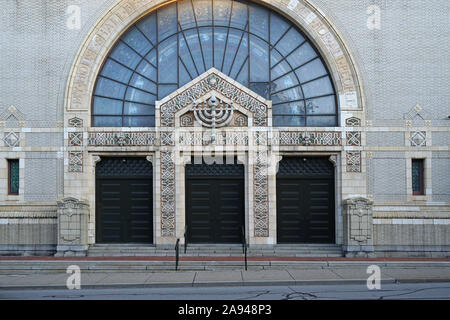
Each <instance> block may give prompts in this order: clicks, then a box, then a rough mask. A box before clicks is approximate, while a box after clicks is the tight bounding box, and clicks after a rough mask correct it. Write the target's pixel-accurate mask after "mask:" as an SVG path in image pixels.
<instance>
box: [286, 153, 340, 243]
mask: <svg viewBox="0 0 450 320" xmlns="http://www.w3.org/2000/svg"><path fill="white" fill-rule="evenodd" d="M334 215H335V213H334V167H333V165H332V164H331V162H330V161H329V160H328V158H325V157H309V158H303V157H287V158H284V159H283V160H281V161H280V164H279V169H278V173H277V242H278V243H334V242H335V229H334V228H335V217H334Z"/></svg>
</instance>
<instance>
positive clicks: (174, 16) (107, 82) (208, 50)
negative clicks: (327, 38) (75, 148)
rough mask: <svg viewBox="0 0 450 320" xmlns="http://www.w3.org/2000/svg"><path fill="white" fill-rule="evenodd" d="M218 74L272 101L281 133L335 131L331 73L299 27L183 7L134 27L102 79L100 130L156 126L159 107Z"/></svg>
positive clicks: (222, 3) (97, 109)
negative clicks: (306, 128) (175, 93)
mask: <svg viewBox="0 0 450 320" xmlns="http://www.w3.org/2000/svg"><path fill="white" fill-rule="evenodd" d="M212 67H214V68H216V69H218V70H220V71H221V72H223V73H225V74H226V75H228V76H229V77H231V78H233V79H234V80H236V81H237V82H239V83H241V84H242V85H244V86H246V87H248V88H249V89H250V90H253V91H255V92H256V93H258V94H259V95H261V96H263V97H264V98H266V99H269V100H272V102H273V125H274V126H336V125H337V122H338V119H337V102H336V94H335V90H334V86H333V83H332V80H331V78H330V74H329V72H328V69H327V67H326V66H325V64H324V62H323V60H322V59H321V57H320V55H319V53H318V51H317V50H316V49H315V47H314V45H313V44H312V43H311V42H310V41H309V40H308V38H307V36H306V35H304V34H303V33H302V32H301V30H299V29H298V28H297V27H296V26H295V25H293V24H292V23H291V22H290V21H289V20H287V19H285V18H284V17H282V16H281V15H279V14H278V13H275V12H273V11H271V10H269V9H267V8H265V7H263V6H260V5H257V4H254V3H250V2H246V1H233V0H195V1H192V0H183V1H177V2H175V3H172V4H169V5H167V6H163V7H161V8H159V9H157V10H156V11H154V12H152V13H151V14H149V15H148V16H146V17H144V18H143V19H141V20H140V21H138V22H137V23H136V24H135V25H133V26H132V27H131V28H130V29H129V30H128V31H127V32H126V33H125V34H124V35H123V36H122V37H121V38H120V40H119V41H118V42H117V44H116V45H115V47H114V48H113V50H112V51H111V53H110V54H109V56H108V58H107V59H106V61H105V63H104V65H103V68H102V70H101V72H100V74H99V76H98V79H97V84H96V87H95V92H94V99H93V108H92V114H93V123H92V124H93V126H101V127H105V126H108V127H121V126H131V127H133V126H144V127H145V126H154V125H155V101H157V100H161V99H162V98H164V97H165V96H167V95H168V94H170V93H172V92H173V91H175V90H176V89H178V88H180V87H181V86H183V85H185V84H186V83H188V82H189V81H191V80H193V79H195V78H196V77H198V76H199V75H201V74H202V73H204V72H205V71H207V70H209V69H210V68H212Z"/></svg>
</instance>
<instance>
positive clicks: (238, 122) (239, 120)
mask: <svg viewBox="0 0 450 320" xmlns="http://www.w3.org/2000/svg"><path fill="white" fill-rule="evenodd" d="M234 125H235V126H236V127H246V126H248V118H247V117H246V116H244V115H242V114H240V115H237V116H236V117H235V118H234Z"/></svg>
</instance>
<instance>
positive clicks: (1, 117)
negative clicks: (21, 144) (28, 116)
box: [0, 105, 25, 127]
mask: <svg viewBox="0 0 450 320" xmlns="http://www.w3.org/2000/svg"><path fill="white" fill-rule="evenodd" d="M0 121H2V122H3V121H5V124H6V126H7V127H23V126H24V124H25V115H24V114H23V113H22V112H20V110H19V109H18V108H17V107H16V106H13V105H11V106H9V107H8V108H6V109H5V110H3V111H2V112H1V113H0ZM8 123H10V124H14V125H8Z"/></svg>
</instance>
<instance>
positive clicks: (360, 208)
mask: <svg viewBox="0 0 450 320" xmlns="http://www.w3.org/2000/svg"><path fill="white" fill-rule="evenodd" d="M343 204H344V246H343V249H344V253H345V256H346V257H372V256H374V253H373V251H374V248H373V217H372V206H373V202H372V201H370V200H368V199H365V198H351V199H347V200H344V201H343Z"/></svg>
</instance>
